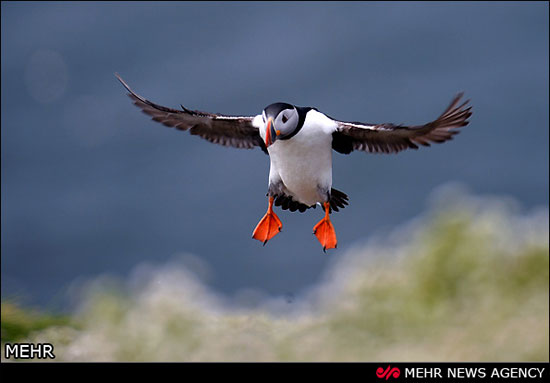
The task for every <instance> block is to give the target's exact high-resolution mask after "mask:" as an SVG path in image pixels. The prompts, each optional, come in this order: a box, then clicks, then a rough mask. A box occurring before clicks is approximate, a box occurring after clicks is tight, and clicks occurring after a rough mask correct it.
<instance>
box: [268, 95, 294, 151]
mask: <svg viewBox="0 0 550 383" xmlns="http://www.w3.org/2000/svg"><path fill="white" fill-rule="evenodd" d="M262 120H263V124H264V129H260V136H261V137H262V138H263V140H264V141H265V146H266V147H269V146H270V145H272V144H273V143H274V142H275V141H276V140H284V139H288V138H290V137H292V136H293V135H294V134H296V133H297V130H298V129H299V127H300V116H299V114H298V110H297V108H296V107H295V106H294V105H290V104H286V103H284V102H277V103H275V104H271V105H269V106H268V107H266V108H265V109H264V110H263V112H262Z"/></svg>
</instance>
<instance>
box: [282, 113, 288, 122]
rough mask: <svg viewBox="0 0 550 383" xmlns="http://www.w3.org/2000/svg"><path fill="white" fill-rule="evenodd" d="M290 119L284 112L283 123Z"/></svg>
mask: <svg viewBox="0 0 550 383" xmlns="http://www.w3.org/2000/svg"><path fill="white" fill-rule="evenodd" d="M287 121H288V118H287V117H286V116H285V115H284V114H283V124H284V123H286V122H287Z"/></svg>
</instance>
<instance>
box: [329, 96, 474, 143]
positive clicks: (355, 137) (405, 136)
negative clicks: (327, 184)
mask: <svg viewBox="0 0 550 383" xmlns="http://www.w3.org/2000/svg"><path fill="white" fill-rule="evenodd" d="M462 95H463V94H462V93H459V94H458V95H457V96H456V97H455V98H454V99H453V101H452V102H451V104H450V105H449V107H448V108H447V109H446V110H445V111H444V112H443V114H441V116H439V117H438V118H437V119H436V120H435V121H432V122H429V123H427V124H425V125H420V126H410V127H409V126H403V125H394V124H390V123H386V124H364V123H360V122H344V121H337V120H335V122H336V123H337V128H336V131H335V132H334V133H333V134H332V137H333V140H332V148H333V149H334V150H336V151H337V152H340V153H344V154H349V153H351V152H352V151H353V150H362V151H365V152H372V153H397V152H400V151H401V150H405V149H418V145H423V146H430V143H434V142H436V143H441V142H445V141H447V140H450V139H452V136H453V135H455V134H457V133H458V130H453V129H458V128H461V127H463V126H466V125H468V122H469V121H468V118H469V117H470V116H471V115H472V112H471V109H472V107H471V106H467V104H468V102H469V100H467V101H465V102H463V103H462V104H460V105H459V103H460V99H461V98H462Z"/></svg>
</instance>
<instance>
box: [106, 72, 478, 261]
mask: <svg viewBox="0 0 550 383" xmlns="http://www.w3.org/2000/svg"><path fill="white" fill-rule="evenodd" d="M115 76H116V77H117V78H118V80H119V81H120V82H121V84H122V85H123V86H124V88H125V89H126V90H127V91H128V96H129V97H130V98H131V99H132V101H133V103H134V104H135V105H136V106H137V107H139V108H140V109H141V110H142V112H144V113H145V114H147V115H149V116H151V118H152V119H153V120H154V121H157V122H160V123H161V124H163V125H165V126H168V127H172V128H176V129H178V130H183V131H188V132H189V133H191V134H192V135H196V136H199V137H201V138H203V139H205V140H207V141H210V142H212V143H215V144H219V145H223V146H230V147H234V148H240V149H254V148H260V149H261V150H262V151H263V152H264V153H266V154H267V155H269V159H270V169H269V181H268V187H267V199H268V205H267V212H266V213H265V215H264V216H263V217H262V219H261V220H260V221H259V222H258V224H257V225H256V227H255V228H254V231H253V233H252V238H254V239H256V240H258V241H260V242H262V243H263V245H264V246H265V244H266V243H267V242H268V241H269V240H271V239H272V238H273V237H274V236H276V235H277V234H278V233H279V232H280V231H281V229H282V227H283V224H282V222H281V220H280V219H279V217H278V216H277V214H275V212H274V210H273V206H279V207H281V209H282V210H289V211H291V212H295V211H299V212H305V211H306V210H308V209H310V208H315V207H316V206H318V205H319V206H322V208H323V210H324V216H323V218H322V219H321V220H320V221H319V222H318V223H317V224H316V225H315V226H314V227H313V234H315V236H316V237H317V240H318V241H319V243H320V244H321V246H322V248H323V251H325V252H326V250H327V249H334V248H336V247H337V244H338V242H337V238H336V232H335V230H334V226H333V225H332V222H331V220H330V214H331V213H333V212H338V211H339V209H343V208H344V207H345V206H347V205H348V204H349V198H348V196H347V194H346V193H344V192H342V191H340V190H337V189H335V188H333V187H332V152H333V151H336V152H338V153H342V154H350V153H351V152H353V151H363V152H367V153H398V152H401V151H403V150H406V149H418V148H419V146H430V144H432V143H442V142H445V141H449V140H451V139H452V138H453V136H454V135H455V134H457V133H459V130H457V129H459V128H461V127H463V126H466V125H468V123H469V120H468V119H469V118H470V116H471V115H472V107H471V106H470V105H469V101H470V100H466V101H464V102H461V100H462V97H463V92H460V93H458V94H457V95H456V96H455V97H454V98H453V99H452V101H451V103H450V104H449V106H448V107H447V109H445V111H444V112H443V113H442V114H441V115H440V116H439V117H437V118H436V119H435V120H434V121H431V122H428V123H427V124H424V125H414V126H405V125H402V124H399V125H397V124H392V123H380V124H371V123H364V122H348V121H340V120H337V119H335V118H332V117H330V116H328V115H327V114H325V113H322V112H321V111H319V110H318V109H317V108H314V107H302V106H296V105H292V104H289V103H285V102H276V103H274V104H271V105H268V106H267V107H266V108H265V109H264V110H263V111H262V113H261V114H258V115H256V116H234V115H225V114H218V113H208V112H201V111H199V110H191V109H188V108H186V107H185V106H183V105H180V106H181V109H173V108H169V107H166V106H162V105H158V104H155V103H153V102H151V101H149V100H147V99H145V98H143V97H141V96H139V95H138V94H136V93H135V92H134V91H132V89H131V88H130V87H129V86H128V84H127V83H126V82H125V81H124V80H123V79H122V78H121V77H120V76H119V75H118V74H117V73H115Z"/></svg>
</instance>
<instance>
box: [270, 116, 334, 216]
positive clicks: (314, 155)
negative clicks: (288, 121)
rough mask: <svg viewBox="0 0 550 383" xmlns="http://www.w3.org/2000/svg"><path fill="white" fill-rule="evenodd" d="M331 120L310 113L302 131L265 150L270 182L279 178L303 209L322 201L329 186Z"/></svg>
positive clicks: (330, 174)
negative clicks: (269, 163) (269, 166)
mask: <svg viewBox="0 0 550 383" xmlns="http://www.w3.org/2000/svg"><path fill="white" fill-rule="evenodd" d="M332 124H333V122H332V120H330V119H328V118H327V117H326V116H325V115H323V114H322V113H319V112H317V111H313V110H312V111H310V112H308V114H307V116H306V120H305V121H304V125H303V127H302V129H301V130H300V131H299V132H298V133H297V134H296V135H295V136H294V137H292V138H290V139H288V140H277V141H275V142H274V143H273V145H271V146H270V147H269V148H268V152H269V156H270V159H271V171H270V176H269V178H270V181H275V180H276V179H277V178H280V179H281V180H282V181H283V183H284V185H285V186H286V188H287V189H288V191H289V192H291V194H292V195H293V197H294V198H295V199H296V200H298V201H300V202H302V203H305V204H306V205H310V206H311V205H314V204H315V203H317V202H323V201H324V200H325V196H326V194H325V195H323V193H322V191H323V190H324V191H325V192H326V191H327V190H330V188H331V186H332V132H333V127H332Z"/></svg>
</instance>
